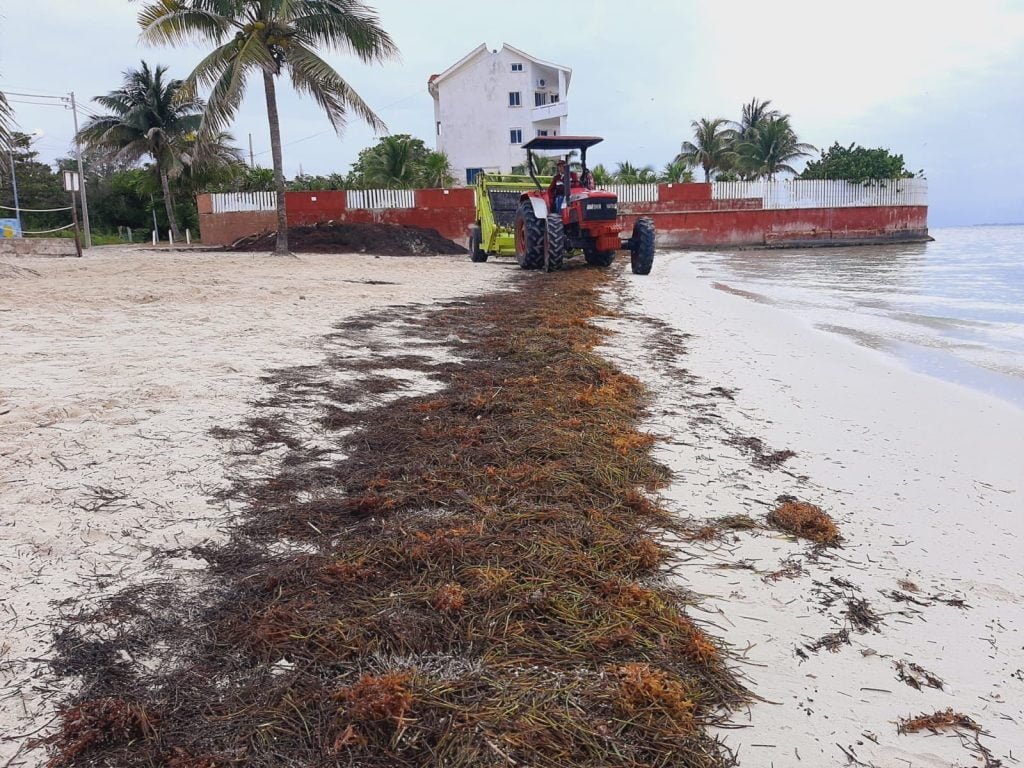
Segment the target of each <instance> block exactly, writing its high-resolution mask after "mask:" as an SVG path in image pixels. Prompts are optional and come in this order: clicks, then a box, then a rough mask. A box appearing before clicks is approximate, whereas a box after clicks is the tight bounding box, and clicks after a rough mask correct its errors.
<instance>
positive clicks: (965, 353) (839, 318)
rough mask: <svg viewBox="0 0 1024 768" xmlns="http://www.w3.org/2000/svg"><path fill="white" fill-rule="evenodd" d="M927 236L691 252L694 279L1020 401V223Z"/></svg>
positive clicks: (1023, 332) (1023, 262) (1023, 302)
mask: <svg viewBox="0 0 1024 768" xmlns="http://www.w3.org/2000/svg"><path fill="white" fill-rule="evenodd" d="M931 235H932V236H933V237H934V238H935V240H934V242H930V243H907V244H900V245H885V246H858V247H850V248H810V249H794V250H749V251H734V252H727V251H715V252H698V253H692V254H690V256H691V258H692V260H693V262H694V263H695V264H696V266H697V268H698V274H699V275H700V277H701V278H702V279H707V280H709V281H711V283H712V284H713V285H715V287H717V288H720V289H722V290H726V291H731V292H733V293H737V294H739V295H741V296H745V297H747V298H748V299H750V300H755V301H762V302H767V303H771V304H773V305H775V306H777V307H778V308H780V309H783V310H785V311H788V312H792V313H794V314H797V315H798V316H800V317H802V318H803V319H805V320H806V321H807V322H809V323H810V324H812V325H813V326H814V327H816V328H818V329H819V330H821V331H823V332H827V333H837V334H842V335H844V336H847V337H848V338H851V339H853V340H855V341H856V342H857V343H859V344H863V345H865V346H869V347H872V348H874V349H878V350H881V351H883V352H886V353H889V354H892V355H895V356H897V357H898V358H900V359H901V360H903V361H904V362H905V363H906V364H907V365H909V366H910V367H911V368H913V369H915V370H918V371H921V372H923V373H926V374H929V375H932V376H937V377H940V378H943V379H947V380H949V381H954V382H957V383H960V384H963V385H965V386H969V387H973V388H976V389H981V390H983V391H986V392H989V393H991V394H994V395H997V396H999V397H1001V398H1003V399H1006V400H1009V401H1010V402H1013V403H1015V404H1016V405H1018V406H1020V407H1022V408H1024V225H1020V226H1017V225H1015V226H984V227H956V228H942V229H933V230H931Z"/></svg>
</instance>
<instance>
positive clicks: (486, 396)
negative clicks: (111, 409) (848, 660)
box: [48, 267, 744, 768]
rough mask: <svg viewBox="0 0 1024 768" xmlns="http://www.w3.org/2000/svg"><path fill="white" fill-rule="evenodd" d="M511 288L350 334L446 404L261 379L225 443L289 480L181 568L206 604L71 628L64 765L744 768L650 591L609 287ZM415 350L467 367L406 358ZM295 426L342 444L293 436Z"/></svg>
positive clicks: (713, 683) (333, 376) (732, 698)
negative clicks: (391, 346)
mask: <svg viewBox="0 0 1024 768" xmlns="http://www.w3.org/2000/svg"><path fill="white" fill-rule="evenodd" d="M517 279H518V280H519V281H520V285H519V286H518V288H519V289H518V290H516V291H511V292H501V293H494V294H489V295H485V296H482V297H474V298H472V299H469V300H466V301H459V302H449V303H448V304H447V305H441V306H440V308H438V309H436V310H433V311H432V312H431V313H429V314H428V313H425V312H424V311H423V310H422V309H410V310H408V311H407V312H405V313H396V312H395V311H394V310H393V309H392V310H389V313H388V314H387V315H386V316H385V315H383V314H382V315H381V316H380V317H363V318H359V319H357V320H353V321H350V322H347V323H342V324H340V325H339V326H338V329H337V332H336V337H337V338H338V339H353V338H356V339H360V340H361V343H367V344H369V345H370V346H371V348H373V346H374V344H375V342H374V338H375V337H374V333H375V332H378V331H380V330H381V326H382V325H385V324H389V327H390V328H393V329H405V332H406V333H407V334H409V337H407V338H408V341H407V342H406V344H405V350H404V351H405V352H406V353H407V354H404V355H402V357H401V360H400V365H401V367H402V368H406V369H409V368H413V369H419V370H420V371H422V372H423V373H424V374H426V375H430V376H431V377H433V378H434V379H435V380H437V381H440V382H443V383H444V384H445V385H446V386H445V388H443V389H442V390H441V391H440V392H436V393H435V394H431V395H422V396H407V397H401V398H399V399H395V400H392V401H391V402H387V403H378V404H376V405H374V404H373V399H372V398H370V400H369V404H368V405H366V406H365V407H362V408H360V407H357V406H358V403H366V402H367V400H366V398H365V392H363V393H360V392H359V389H360V388H359V387H358V386H353V385H352V383H351V380H350V381H349V384H347V385H339V384H338V383H337V382H338V380H339V379H341V378H344V377H343V376H339V372H344V373H346V374H353V373H354V372H356V373H359V374H360V375H363V374H370V377H369V379H370V381H371V382H372V383H373V386H372V387H370V389H371V390H372V391H374V392H379V391H381V390H382V389H383V388H384V387H383V386H382V385H383V384H384V383H385V382H386V376H383V375H382V374H380V372H379V371H378V372H377V373H376V374H374V373H373V365H374V362H373V360H372V359H370V360H367V359H354V358H351V357H346V356H345V355H344V354H342V353H334V354H328V355H327V356H326V358H325V362H324V363H323V365H322V366H305V367H300V368H291V369H285V370H280V371H276V372H275V373H274V374H273V375H272V376H270V377H268V383H269V384H270V385H271V394H270V396H269V397H268V398H267V399H266V400H265V401H264V402H263V403H262V404H261V405H260V406H259V407H258V412H257V414H256V415H255V416H253V418H252V419H250V420H249V422H248V423H247V424H246V425H245V427H244V428H243V429H240V430H227V429H225V430H220V431H219V433H218V434H219V435H221V436H222V437H225V438H231V439H232V445H234V446H236V450H237V446H238V445H239V444H243V443H244V444H246V445H248V446H249V448H248V450H249V451H250V452H251V453H252V455H253V456H256V455H258V454H259V453H260V452H261V451H265V450H268V449H271V450H273V451H275V452H277V453H276V454H275V455H279V456H281V457H282V460H281V461H280V462H279V464H277V466H278V467H279V469H277V470H275V471H274V472H273V473H272V474H271V475H270V476H267V477H262V478H256V479H249V480H239V481H238V482H237V484H236V486H235V487H234V488H232V489H231V491H230V495H231V496H232V497H233V498H234V499H235V500H236V501H244V503H245V510H246V511H245V513H244V515H243V516H242V519H241V520H240V522H239V524H238V526H237V528H236V529H235V530H234V532H233V535H232V537H231V542H230V543H229V544H227V545H225V546H222V547H216V548H207V549H203V550H197V551H196V554H200V555H201V556H202V557H204V558H206V559H207V560H208V561H209V562H210V563H211V571H212V574H213V576H212V578H213V579H215V580H216V583H215V584H213V585H212V586H211V587H210V588H209V589H208V590H207V592H206V593H205V594H202V595H198V596H197V595H195V594H194V593H190V594H184V593H176V592H175V590H174V589H172V588H170V587H168V586H167V585H163V586H155V587H147V588H136V589H135V590H133V591H132V592H130V593H125V594H122V595H119V596H117V597H115V598H112V599H110V600H107V601H105V602H104V603H102V604H100V606H99V608H98V609H97V610H94V611H91V612H89V613H80V614H78V615H77V616H75V617H72V618H70V619H69V620H68V624H67V626H66V627H65V628H64V630H63V632H62V636H61V639H62V642H61V643H60V644H59V649H58V650H59V651H60V654H59V658H58V663H57V666H58V668H61V669H64V670H65V671H66V672H67V673H68V674H74V675H76V676H78V677H80V678H81V679H82V681H83V685H82V687H81V689H80V692H79V693H78V694H77V695H76V696H75V697H74V698H73V700H71V701H70V702H68V704H67V706H66V707H65V708H64V709H63V711H62V715H61V718H60V721H59V722H60V725H59V730H58V731H57V732H56V733H55V734H54V735H53V736H51V737H50V738H49V739H48V744H49V749H50V751H51V755H52V765H54V766H85V765H118V766H154V765H168V766H173V767H174V768H213V767H214V766H218V767H220V766H235V765H239V766H241V765H244V766H282V765H305V766H320V765H341V764H345V765H359V766H425V765H445V766H512V765H519V766H525V765H529V766H553V765H559V766H565V767H566V768H568V767H570V766H596V765H600V766H668V765H672V766H693V767H712V766H726V765H731V764H732V756H731V755H730V754H729V752H728V750H727V749H726V748H725V747H724V746H723V745H722V744H721V743H720V742H719V741H718V740H717V739H716V738H713V737H712V736H710V735H709V734H708V731H707V726H708V725H710V724H712V723H721V722H723V721H724V719H725V718H726V716H727V713H728V710H729V708H730V707H732V706H734V705H736V704H737V703H739V702H741V701H742V700H743V697H744V690H743V688H742V687H741V685H740V684H739V683H738V681H737V679H736V677H735V676H734V674H733V672H732V671H731V669H730V665H729V657H728V655H727V653H726V652H725V650H724V649H723V647H722V646H721V645H720V644H719V643H718V642H717V641H716V640H715V639H714V638H712V637H710V636H709V635H708V634H706V633H705V631H704V630H703V628H702V627H701V626H700V625H699V624H698V623H696V622H695V621H694V620H693V619H692V618H691V617H690V616H689V615H688V614H687V603H688V598H687V596H686V595H685V594H683V593H681V592H680V591H678V590H673V589H671V588H668V587H666V586H665V583H664V581H663V579H662V578H661V574H663V573H664V568H665V566H666V563H667V561H668V559H669V554H670V553H669V550H668V549H667V547H666V546H664V545H663V543H662V542H661V539H660V537H661V534H662V533H663V532H664V531H666V530H667V529H669V528H672V527H673V525H674V524H673V521H672V518H671V517H670V515H669V514H668V513H667V512H666V511H665V510H663V509H662V508H661V507H660V506H659V505H658V503H657V501H656V499H655V497H654V495H653V493H652V492H654V491H656V490H657V489H658V488H659V487H661V486H662V485H663V484H664V483H665V482H666V480H667V470H666V469H665V468H664V467H663V466H661V465H659V464H658V463H656V462H655V461H654V460H653V459H652V458H651V456H650V453H649V450H650V447H651V445H652V443H653V438H652V437H651V436H650V435H648V434H644V433H641V432H639V431H637V424H638V421H639V419H640V418H641V416H642V413H643V405H644V398H645V394H644V390H643V388H642V386H641V385H640V383H639V382H638V381H637V380H636V379H634V378H632V377H631V376H628V375H626V374H624V373H622V372H621V371H619V370H617V369H616V368H615V367H613V366H612V365H611V364H610V363H608V362H607V361H606V360H604V359H603V358H601V357H599V356H598V355H597V354H595V352H594V348H595V345H597V344H598V343H599V342H600V341H601V338H602V334H603V332H602V331H601V330H599V329H598V328H597V327H596V326H595V325H594V324H593V323H592V322H591V320H592V319H593V318H595V317H596V316H598V315H600V314H602V309H601V306H600V304H599V290H600V288H601V286H602V284H603V283H604V282H605V281H607V280H608V279H611V278H610V276H608V275H607V273H606V271H604V270H594V269H588V268H585V267H584V268H576V269H572V268H569V269H567V270H565V271H564V272H562V273H560V274H559V275H557V277H551V276H545V275H520V276H519V277H518V278H517ZM396 332H397V330H396ZM413 337H415V338H413ZM328 341H329V340H328ZM428 343H430V344H438V343H444V344H446V345H447V346H448V348H449V350H450V351H451V352H454V353H455V354H456V355H457V356H458V357H459V358H460V359H461V361H462V362H460V363H452V362H447V363H438V362H437V359H436V358H431V357H429V356H427V355H417V354H408V351H409V350H410V349H415V348H416V346H417V345H418V344H428ZM397 364H398V363H397V362H396V360H395V359H392V360H391V361H390V362H388V361H387V358H383V359H382V360H381V361H378V363H377V365H379V367H380V369H388V368H394V367H395V365H397ZM360 398H362V399H360ZM299 412H305V413H306V415H307V416H310V415H312V414H315V416H316V418H318V419H319V421H320V426H321V428H322V429H323V431H324V436H323V437H325V438H326V439H327V440H328V441H329V442H330V443H331V444H330V445H326V446H325V445H324V442H325V441H324V439H321V440H320V441H319V442H318V443H317V444H316V445H315V446H314V445H312V444H311V443H309V442H308V441H305V440H302V439H299V438H298V437H296V433H295V432H294V430H293V426H294V424H295V423H297V421H298V419H297V418H292V419H289V418H288V416H287V414H289V413H290V414H292V416H296V415H297V414H299ZM300 415H301V414H300ZM338 452H341V453H342V454H344V456H339V455H338Z"/></svg>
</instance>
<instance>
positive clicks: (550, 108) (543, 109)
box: [530, 101, 569, 123]
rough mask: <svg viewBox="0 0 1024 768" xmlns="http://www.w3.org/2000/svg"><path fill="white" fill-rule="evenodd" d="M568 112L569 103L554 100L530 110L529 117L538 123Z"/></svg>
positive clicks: (563, 115)
mask: <svg viewBox="0 0 1024 768" xmlns="http://www.w3.org/2000/svg"><path fill="white" fill-rule="evenodd" d="M568 114H569V104H568V102H565V101H556V102H555V103H554V104H544V105H543V106H540V107H534V108H533V109H532V110H530V119H531V120H532V121H533V122H535V123H538V122H540V121H541V120H552V119H557V118H559V117H565V116H566V115H568Z"/></svg>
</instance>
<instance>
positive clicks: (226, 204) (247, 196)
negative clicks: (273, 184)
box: [210, 192, 277, 213]
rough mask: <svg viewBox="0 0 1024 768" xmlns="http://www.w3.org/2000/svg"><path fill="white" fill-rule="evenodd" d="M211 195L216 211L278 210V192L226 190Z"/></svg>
mask: <svg viewBox="0 0 1024 768" xmlns="http://www.w3.org/2000/svg"><path fill="white" fill-rule="evenodd" d="M210 197H211V198H213V212H214V213H238V212H240V211H276V210H277V192H226V193H219V194H216V195H210Z"/></svg>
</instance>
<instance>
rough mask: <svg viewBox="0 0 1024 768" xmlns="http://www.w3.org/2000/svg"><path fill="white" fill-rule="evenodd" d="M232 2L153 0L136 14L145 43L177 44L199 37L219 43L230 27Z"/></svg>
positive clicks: (194, 40) (193, 40) (192, 40)
mask: <svg viewBox="0 0 1024 768" xmlns="http://www.w3.org/2000/svg"><path fill="white" fill-rule="evenodd" d="M233 5H237V4H236V3H225V2H217V0H153V1H152V2H149V3H148V4H147V5H145V6H144V7H143V8H142V10H140V11H139V14H138V17H137V19H138V23H139V26H140V27H141V28H142V32H141V33H140V35H139V36H140V37H141V38H142V41H143V42H145V43H149V44H151V45H156V44H159V43H167V44H169V45H178V44H181V43H191V42H198V41H203V40H210V41H213V42H214V43H220V41H221V40H223V39H224V38H225V37H226V36H227V35H228V33H229V32H230V31H231V27H232V22H231V18H230V16H229V15H228V13H229V12H230V10H231V7H232V6H233Z"/></svg>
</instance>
